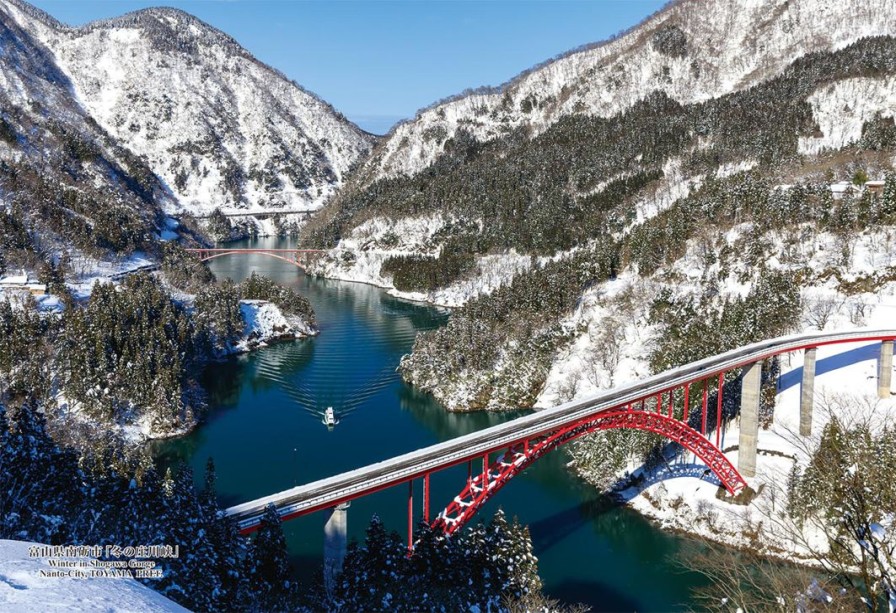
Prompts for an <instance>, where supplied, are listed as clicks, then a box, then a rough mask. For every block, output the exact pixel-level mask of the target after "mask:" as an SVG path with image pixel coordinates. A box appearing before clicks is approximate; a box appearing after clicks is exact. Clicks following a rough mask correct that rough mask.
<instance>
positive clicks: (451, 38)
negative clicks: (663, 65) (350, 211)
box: [32, 0, 665, 133]
mask: <svg viewBox="0 0 896 613" xmlns="http://www.w3.org/2000/svg"><path fill="white" fill-rule="evenodd" d="M32 4H34V5H35V6H37V7H39V8H41V9H43V10H45V11H46V12H48V13H50V14H51V15H53V16H54V17H56V18H57V19H59V20H60V21H62V22H65V23H68V24H71V25H81V24H84V23H87V22H88V21H93V20H95V19H103V18H106V17H113V16H116V15H121V14H123V13H127V12H130V11H134V10H137V9H141V8H146V7H149V6H159V5H160V4H161V5H165V6H174V7H177V8H179V9H182V10H184V11H187V12H189V13H192V14H193V15H196V16H197V17H199V18H200V19H202V20H203V21H205V22H207V23H210V24H211V25H213V26H215V27H216V28H218V29H220V30H223V31H224V32H226V33H228V34H229V35H231V36H232V37H233V38H235V39H236V40H237V41H238V42H239V43H240V44H241V45H243V46H244V47H245V48H246V49H248V50H249V51H250V52H251V53H252V54H253V55H255V56H256V57H257V58H258V59H260V60H261V61H263V62H265V63H267V64H270V65H271V66H274V67H275V68H277V69H279V70H281V71H282V72H283V73H285V74H286V75H287V76H288V77H289V78H291V79H294V80H295V81H296V82H297V83H300V84H301V85H302V86H303V87H305V88H306V89H309V90H311V91H313V92H314V93H316V94H317V95H319V96H320V97H321V98H323V99H324V100H326V101H327V102H330V103H331V104H332V105H333V106H334V107H336V108H337V109H339V110H340V111H342V113H344V114H345V115H346V116H347V117H348V118H349V119H352V120H353V121H355V122H356V123H358V124H359V125H361V126H362V127H364V128H365V129H368V130H371V131H373V132H377V133H382V132H385V130H387V129H388V127H389V126H390V125H391V124H392V123H394V122H395V121H396V120H398V119H400V118H403V117H411V116H413V114H414V112H415V111H416V110H418V109H420V108H422V107H424V106H427V105H429V104H431V103H432V102H435V101H436V100H439V99H441V98H444V97H446V96H450V95H452V94H456V93H459V92H461V91H463V90H464V89H466V88H468V87H478V86H480V85H498V84H500V83H503V82H505V81H507V80H509V79H511V78H512V77H514V76H515V75H516V74H518V73H519V72H521V71H523V70H525V69H526V68H528V67H530V66H532V65H534V64H537V63H539V62H542V61H544V60H546V59H548V58H550V57H553V56H555V55H557V54H559V53H562V52H564V51H567V50H569V49H572V48H574V47H577V46H579V45H582V44H585V43H591V42H597V41H600V40H604V39H606V38H607V37H609V36H611V35H613V34H614V33H616V32H618V31H620V30H623V29H626V28H628V27H630V26H633V25H635V24H637V23H638V22H640V21H641V20H642V19H644V18H645V17H647V16H648V15H650V14H651V13H653V12H655V11H656V10H658V9H659V8H660V7H662V5H663V4H665V0H514V1H511V0H416V1H414V0H367V1H361V0H329V1H323V0H156V1H152V0H150V1H143V0H32Z"/></svg>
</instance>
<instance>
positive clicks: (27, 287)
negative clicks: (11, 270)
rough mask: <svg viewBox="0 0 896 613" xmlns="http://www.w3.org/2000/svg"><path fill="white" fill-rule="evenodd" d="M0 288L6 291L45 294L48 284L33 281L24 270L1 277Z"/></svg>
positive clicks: (36, 294) (35, 294)
mask: <svg viewBox="0 0 896 613" xmlns="http://www.w3.org/2000/svg"><path fill="white" fill-rule="evenodd" d="M0 289H2V290H4V291H25V292H28V293H30V294H32V295H34V296H43V295H44V294H46V293H47V285H46V284H45V283H38V282H36V281H32V280H31V279H29V278H28V273H27V272H25V271H24V270H21V271H19V274H17V275H7V276H5V277H0Z"/></svg>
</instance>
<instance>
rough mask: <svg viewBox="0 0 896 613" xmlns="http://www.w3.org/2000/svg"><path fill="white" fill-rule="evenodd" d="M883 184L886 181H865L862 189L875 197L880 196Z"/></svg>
mask: <svg viewBox="0 0 896 613" xmlns="http://www.w3.org/2000/svg"><path fill="white" fill-rule="evenodd" d="M885 184H886V181H865V185H864V186H863V187H864V188H865V189H867V190H868V191H869V192H871V193H872V194H874V195H875V196H880V195H881V194H883V193H884V185H885Z"/></svg>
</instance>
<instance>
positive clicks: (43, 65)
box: [0, 10, 170, 271]
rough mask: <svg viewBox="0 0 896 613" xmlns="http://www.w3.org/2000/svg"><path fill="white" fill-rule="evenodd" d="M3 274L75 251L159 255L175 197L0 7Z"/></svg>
mask: <svg viewBox="0 0 896 613" xmlns="http://www.w3.org/2000/svg"><path fill="white" fill-rule="evenodd" d="M0 203H2V206H0V268H3V267H4V266H5V267H6V268H21V267H25V268H28V269H31V270H34V271H36V270H39V269H40V265H41V260H42V256H41V255H40V254H41V253H45V252H48V251H52V250H55V249H58V248H59V247H61V245H63V244H65V245H68V246H69V247H70V248H74V249H76V250H79V251H81V252H84V253H86V254H89V255H94V256H98V257H101V256H103V255H107V254H109V253H111V252H115V253H118V254H122V255H127V254H128V253H131V252H133V251H135V250H139V249H143V250H152V249H153V247H152V245H153V243H154V241H155V240H156V238H157V237H156V233H157V232H158V231H159V230H160V228H162V227H163V226H162V222H163V217H162V208H164V206H166V203H170V194H168V192H167V190H166V188H165V186H164V185H163V184H162V183H161V182H160V181H159V180H158V179H157V178H156V176H155V175H154V174H153V172H152V171H151V170H150V168H149V167H148V166H147V165H146V163H145V162H144V161H142V160H140V159H139V158H137V157H136V156H135V155H133V153H131V152H130V151H129V150H128V149H126V148H125V147H122V146H121V144H120V143H119V142H118V141H116V140H115V139H114V138H112V137H110V136H109V134H108V133H107V132H106V131H105V130H103V129H102V128H101V127H100V126H99V125H97V123H96V122H95V121H94V120H93V119H92V118H91V117H90V115H89V114H88V113H87V112H85V111H84V109H83V108H82V107H81V106H80V105H79V103H78V101H77V99H76V98H75V96H74V94H73V93H72V91H71V82H70V81H69V78H68V77H67V76H66V75H65V73H63V72H62V71H61V70H60V69H59V68H58V66H57V65H56V63H55V61H54V58H53V56H52V54H51V53H50V52H49V51H48V50H47V49H46V47H44V46H43V45H41V44H40V43H38V42H36V41H35V40H34V38H33V37H32V36H31V35H30V34H29V33H28V32H26V31H25V30H23V29H22V28H21V27H20V26H19V25H18V24H17V23H16V22H15V21H13V20H11V19H9V18H8V16H7V15H6V14H5V13H3V12H2V10H0Z"/></svg>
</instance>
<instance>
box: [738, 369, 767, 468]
mask: <svg viewBox="0 0 896 613" xmlns="http://www.w3.org/2000/svg"><path fill="white" fill-rule="evenodd" d="M761 385H762V361H761V360H760V361H758V362H753V363H752V364H750V365H749V366H746V367H745V372H744V375H743V378H742V379H741V392H740V440H739V441H738V452H737V469H738V470H739V471H740V474H741V475H743V476H744V477H755V476H756V446H757V442H758V439H759V394H760V391H761Z"/></svg>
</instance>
